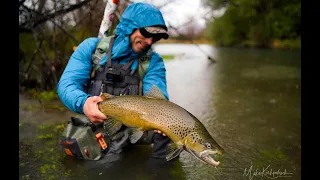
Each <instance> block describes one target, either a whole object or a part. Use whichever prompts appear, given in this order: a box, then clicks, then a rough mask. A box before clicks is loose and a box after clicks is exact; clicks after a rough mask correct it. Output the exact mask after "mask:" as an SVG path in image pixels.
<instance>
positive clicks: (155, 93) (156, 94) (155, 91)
mask: <svg viewBox="0 0 320 180" xmlns="http://www.w3.org/2000/svg"><path fill="white" fill-rule="evenodd" d="M143 96H146V97H152V98H157V99H165V100H167V99H166V97H165V96H164V95H163V93H162V91H161V90H160V89H159V88H158V87H157V86H156V85H152V87H151V89H150V90H149V91H147V92H146V93H144V95H143Z"/></svg>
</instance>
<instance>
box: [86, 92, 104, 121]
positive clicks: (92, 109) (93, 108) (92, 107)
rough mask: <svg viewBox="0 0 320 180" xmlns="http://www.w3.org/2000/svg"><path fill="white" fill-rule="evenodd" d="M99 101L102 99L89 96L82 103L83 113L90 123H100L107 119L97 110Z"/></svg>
mask: <svg viewBox="0 0 320 180" xmlns="http://www.w3.org/2000/svg"><path fill="white" fill-rule="evenodd" d="M101 101H103V99H102V98H101V97H100V96H91V97H88V98H87V100H86V102H85V103H84V106H83V113H84V114H85V115H86V116H87V117H88V119H89V120H90V121H91V122H92V123H102V122H103V121H104V120H106V119H107V116H106V115H105V114H103V113H102V112H101V111H100V110H99V108H98V103H99V102H101Z"/></svg>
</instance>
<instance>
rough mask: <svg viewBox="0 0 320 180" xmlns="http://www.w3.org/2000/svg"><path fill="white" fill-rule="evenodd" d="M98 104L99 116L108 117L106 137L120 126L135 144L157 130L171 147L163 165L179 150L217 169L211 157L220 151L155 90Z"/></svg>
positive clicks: (188, 115)
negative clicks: (167, 139) (123, 127)
mask: <svg viewBox="0 0 320 180" xmlns="http://www.w3.org/2000/svg"><path fill="white" fill-rule="evenodd" d="M101 97H102V98H103V99H104V100H103V101H102V102H100V103H99V104H98V107H99V109H100V111H101V112H102V113H104V114H105V115H107V116H109V117H112V118H110V119H108V120H106V122H105V123H106V126H107V130H108V132H107V133H108V135H113V134H115V133H116V132H117V131H118V130H119V129H120V128H121V126H122V124H124V125H125V126H127V127H131V128H132V130H131V132H130V133H129V140H130V142H131V143H136V142H137V141H138V140H139V139H140V138H141V137H142V135H143V132H144V131H147V130H160V131H162V132H163V133H165V134H166V135H167V136H168V137H169V138H170V139H171V140H172V143H170V144H169V145H168V152H167V157H166V159H167V161H169V160H171V159H173V158H175V157H177V156H178V155H179V154H180V153H181V152H182V150H186V151H187V152H189V153H191V154H192V155H194V156H195V157H196V158H197V159H199V160H201V161H202V162H204V163H207V164H209V165H213V166H218V165H219V164H220V162H219V161H216V160H214V159H213V158H212V156H211V155H212V154H222V153H223V151H224V150H223V148H221V147H220V146H219V145H218V143H217V142H216V141H215V140H214V139H213V138H212V137H211V135H210V134H209V132H208V131H207V129H206V128H205V127H204V126H203V124H202V123H201V122H200V121H199V120H198V119H197V118H196V117H195V116H194V115H192V114H191V113H190V112H188V111H187V110H185V109H184V108H182V107H180V106H179V105H177V104H175V103H173V102H171V101H169V100H167V99H166V98H165V97H164V95H163V94H162V92H161V90H160V89H159V88H158V87H157V86H153V87H152V88H151V89H150V90H149V91H148V92H147V93H146V94H144V96H136V95H126V96H113V95H110V94H107V93H103V94H102V95H101Z"/></svg>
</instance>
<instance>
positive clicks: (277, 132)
mask: <svg viewBox="0 0 320 180" xmlns="http://www.w3.org/2000/svg"><path fill="white" fill-rule="evenodd" d="M154 49H155V51H157V52H158V53H159V54H161V55H174V56H175V57H174V59H171V60H166V61H165V66H166V69H167V72H166V73H167V85H168V93H169V98H170V100H171V101H173V102H174V103H177V104H178V105H180V106H182V107H184V108H185V109H186V110H188V111H189V112H191V113H192V114H194V115H195V116H196V117H197V118H198V119H199V120H200V121H201V122H202V123H203V124H204V125H205V126H206V127H207V129H208V131H209V132H210V134H211V135H212V137H213V138H214V139H215V140H216V141H217V142H218V143H219V144H220V145H221V146H222V147H223V148H224V149H225V154H224V156H223V159H222V160H221V166H220V167H218V168H214V167H210V166H207V165H205V164H203V163H202V162H200V161H198V160H197V159H196V158H195V157H193V156H192V155H191V154H189V153H187V152H185V151H184V152H182V153H181V155H180V157H179V159H178V161H175V162H174V163H173V164H172V166H170V167H164V168H160V167H159V168H157V169H154V168H149V166H148V165H146V160H147V158H148V155H149V154H150V151H151V148H150V147H149V146H136V147H134V148H133V149H130V150H128V151H126V153H124V154H122V155H121V156H119V159H116V160H115V161H114V162H112V163H106V162H104V161H100V162H91V161H90V162H87V161H85V162H84V161H81V160H75V159H73V158H72V157H69V156H66V155H64V154H63V152H62V151H61V149H60V147H59V145H58V140H59V137H60V135H61V132H62V131H63V129H64V127H65V126H64V124H65V122H66V121H67V120H68V119H69V117H70V116H71V115H74V113H72V112H70V111H68V110H66V109H65V108H64V107H63V106H62V105H61V104H60V103H59V102H52V103H51V104H49V105H48V104H46V105H44V103H43V102H42V104H39V102H38V101H34V100H30V99H26V98H25V97H24V96H20V108H19V118H20V120H19V131H20V138H19V139H20V142H19V144H20V152H19V160H20V163H19V176H20V179H131V180H132V179H139V180H140V179H188V180H189V179H190V180H194V179H199V180H202V179H223V180H225V179H270V178H272V179H288V180H289V179H300V178H301V175H300V173H301V104H300V103H301V99H300V97H301V95H300V93H301V88H300V85H301V74H300V73H301V64H300V63H301V61H300V58H301V54H300V52H295V51H279V50H261V49H235V48H217V47H213V46H210V45H198V46H197V45H192V44H189V45H186V44H158V45H155V46H154ZM208 55H209V56H210V57H212V58H213V59H215V61H216V62H212V61H210V60H208V58H207V56H208ZM48 107H49V108H48Z"/></svg>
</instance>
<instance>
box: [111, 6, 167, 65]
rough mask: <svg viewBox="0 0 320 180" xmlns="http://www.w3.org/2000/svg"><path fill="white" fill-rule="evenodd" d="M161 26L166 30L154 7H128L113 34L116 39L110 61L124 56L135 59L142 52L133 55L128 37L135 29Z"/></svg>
mask: <svg viewBox="0 0 320 180" xmlns="http://www.w3.org/2000/svg"><path fill="white" fill-rule="evenodd" d="M156 25H158V26H162V27H164V28H165V29H166V30H167V26H166V24H165V21H164V19H163V16H162V13H161V12H160V10H159V9H157V8H156V7H155V6H153V5H151V4H148V3H144V2H137V3H133V4H131V5H129V6H128V7H127V8H126V9H125V11H124V12H123V14H122V16H121V20H120V23H119V24H118V25H117V27H116V31H115V34H116V36H117V39H116V40H115V42H114V46H113V49H112V56H111V57H112V59H117V58H120V57H124V56H130V57H131V58H135V57H138V56H140V55H141V54H143V53H144V52H142V53H140V54H137V53H134V52H133V50H132V48H131V46H130V35H131V34H132V33H133V31H134V30H135V29H138V28H142V27H147V26H156Z"/></svg>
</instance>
